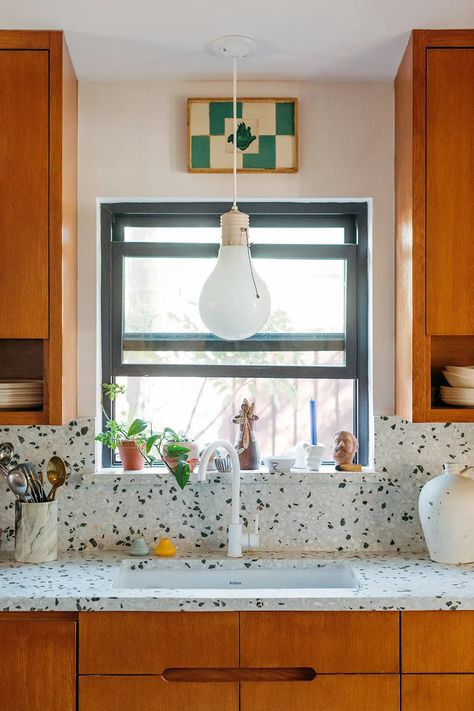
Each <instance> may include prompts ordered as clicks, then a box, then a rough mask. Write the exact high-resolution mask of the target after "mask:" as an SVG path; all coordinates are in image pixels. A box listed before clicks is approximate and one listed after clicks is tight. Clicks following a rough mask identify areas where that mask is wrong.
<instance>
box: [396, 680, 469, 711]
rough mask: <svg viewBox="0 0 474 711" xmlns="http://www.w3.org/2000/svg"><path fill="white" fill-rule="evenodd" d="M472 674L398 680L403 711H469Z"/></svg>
mask: <svg viewBox="0 0 474 711" xmlns="http://www.w3.org/2000/svg"><path fill="white" fill-rule="evenodd" d="M473 708H474V674H426V675H425V674H406V675H405V676H402V709H403V711H472V709H473Z"/></svg>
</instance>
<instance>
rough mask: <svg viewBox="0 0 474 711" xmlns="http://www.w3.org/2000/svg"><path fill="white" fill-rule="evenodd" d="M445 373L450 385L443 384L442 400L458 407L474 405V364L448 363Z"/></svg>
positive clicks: (441, 389)
mask: <svg viewBox="0 0 474 711" xmlns="http://www.w3.org/2000/svg"><path fill="white" fill-rule="evenodd" d="M443 375H444V377H445V378H446V380H447V381H448V383H449V386H447V385H442V386H441V388H440V391H441V400H442V401H443V402H445V403H446V404H447V405H454V406H456V407H474V365H473V366H461V365H447V366H446V369H445V370H443Z"/></svg>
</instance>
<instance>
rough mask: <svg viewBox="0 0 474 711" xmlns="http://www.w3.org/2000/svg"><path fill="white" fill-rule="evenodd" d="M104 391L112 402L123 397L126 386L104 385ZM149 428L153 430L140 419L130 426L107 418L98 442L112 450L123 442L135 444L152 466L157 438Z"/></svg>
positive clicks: (146, 422) (147, 423)
mask: <svg viewBox="0 0 474 711" xmlns="http://www.w3.org/2000/svg"><path fill="white" fill-rule="evenodd" d="M102 389H103V391H104V395H105V396H106V397H108V398H109V400H110V401H111V402H113V401H114V400H115V398H116V397H117V395H123V394H124V393H125V386H124V385H119V384H118V383H103V385H102ZM149 428H151V425H150V423H149V422H148V421H147V420H142V419H140V418H136V419H135V420H133V421H132V422H131V423H130V424H126V423H124V422H119V421H118V420H111V419H109V418H107V421H106V423H105V431H104V432H100V433H99V434H98V435H97V437H96V440H97V442H101V444H103V445H104V446H106V447H108V448H109V449H112V450H115V449H117V448H118V447H120V445H121V444H122V442H135V444H136V446H137V448H138V449H139V451H140V452H141V454H142V455H143V456H144V458H145V461H146V463H147V464H151V463H152V462H153V457H152V456H151V455H150V452H151V450H152V448H153V445H154V444H155V442H156V439H157V437H156V435H153V434H150V433H149V432H147V430H148V429H149Z"/></svg>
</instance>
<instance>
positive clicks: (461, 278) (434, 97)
mask: <svg viewBox="0 0 474 711" xmlns="http://www.w3.org/2000/svg"><path fill="white" fill-rule="evenodd" d="M473 76H474V31H473V30H472V29H464V30H414V31H413V32H412V35H411V38H410V41H409V44H408V47H407V49H406V51H405V54H404V57H403V60H402V63H401V65H400V68H399V70H398V74H397V77H396V80H395V203H396V209H395V213H396V284H397V294H396V414H397V415H399V416H400V417H404V418H406V419H408V420H411V421H413V422H473V421H474V407H459V406H456V405H455V404H451V405H449V404H446V403H444V402H443V401H442V400H441V391H440V387H441V386H443V385H447V381H446V379H445V377H444V375H443V370H445V367H446V365H471V363H472V362H473V361H474V311H473V309H472V303H473V300H474V279H473V272H474V247H473V239H472V237H473V234H474V212H473V210H472V195H473V192H474V80H473Z"/></svg>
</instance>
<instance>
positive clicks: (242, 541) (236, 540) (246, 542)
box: [198, 439, 259, 558]
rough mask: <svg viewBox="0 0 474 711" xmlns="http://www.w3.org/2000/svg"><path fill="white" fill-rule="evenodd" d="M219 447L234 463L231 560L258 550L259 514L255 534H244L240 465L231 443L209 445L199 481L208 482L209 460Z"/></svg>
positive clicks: (230, 526) (205, 452)
mask: <svg viewBox="0 0 474 711" xmlns="http://www.w3.org/2000/svg"><path fill="white" fill-rule="evenodd" d="M218 447H223V449H226V450H227V452H229V456H230V460H231V462H232V511H231V519H230V524H229V533H228V538H227V555H228V556H229V558H241V557H242V549H243V548H256V547H257V546H258V545H259V535H258V514H257V515H256V517H255V532H254V533H250V532H249V531H248V529H245V531H246V532H245V533H243V532H242V524H241V523H240V463H239V457H238V455H237V452H236V450H235V448H234V447H233V446H232V445H231V443H230V442H227V440H225V439H216V440H215V441H214V442H211V443H210V444H208V445H207V447H206V449H205V450H204V452H203V453H202V457H201V461H200V463H199V470H198V481H201V482H204V481H206V478H207V466H208V464H209V459H210V458H211V454H213V452H215V450H216V449H217V448H218Z"/></svg>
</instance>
